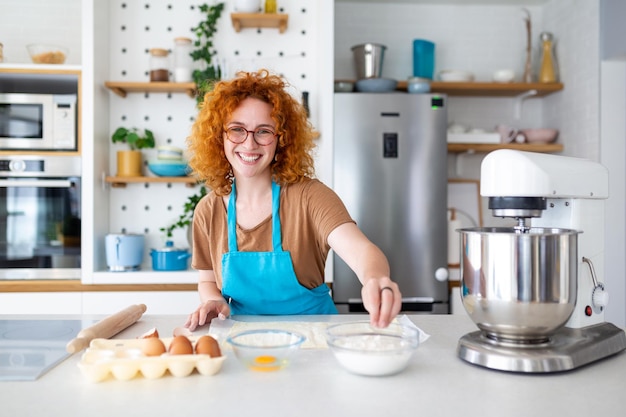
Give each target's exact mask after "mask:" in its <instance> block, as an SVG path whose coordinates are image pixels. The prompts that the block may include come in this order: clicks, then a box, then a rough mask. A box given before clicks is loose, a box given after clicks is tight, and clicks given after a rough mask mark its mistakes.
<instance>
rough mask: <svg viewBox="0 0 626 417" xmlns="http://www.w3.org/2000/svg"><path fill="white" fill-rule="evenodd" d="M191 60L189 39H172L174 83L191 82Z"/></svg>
mask: <svg viewBox="0 0 626 417" xmlns="http://www.w3.org/2000/svg"><path fill="white" fill-rule="evenodd" d="M192 65H193V59H192V58H191V39H189V38H175V39H174V81H175V82H177V83H188V82H191V80H192V77H191V74H192V71H193V70H192Z"/></svg>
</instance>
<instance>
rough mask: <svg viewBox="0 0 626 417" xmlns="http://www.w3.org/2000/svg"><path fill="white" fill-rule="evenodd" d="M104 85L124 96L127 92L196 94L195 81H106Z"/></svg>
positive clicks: (191, 95) (190, 95)
mask: <svg viewBox="0 0 626 417" xmlns="http://www.w3.org/2000/svg"><path fill="white" fill-rule="evenodd" d="M104 85H105V87H107V88H108V89H109V90H111V91H113V92H114V93H115V94H117V95H118V96H120V97H126V95H127V94H128V93H185V94H187V95H188V96H189V97H192V98H193V97H195V96H196V84H195V83H169V82H125V81H106V82H105V83H104Z"/></svg>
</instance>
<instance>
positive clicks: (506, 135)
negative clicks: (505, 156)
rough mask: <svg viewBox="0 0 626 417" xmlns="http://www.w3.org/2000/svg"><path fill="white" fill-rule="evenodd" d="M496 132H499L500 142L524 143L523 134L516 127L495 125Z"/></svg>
mask: <svg viewBox="0 0 626 417" xmlns="http://www.w3.org/2000/svg"><path fill="white" fill-rule="evenodd" d="M496 132H498V133H499V134H500V142H502V143H511V142H517V143H524V142H525V140H526V138H525V137H524V135H523V134H522V133H521V132H520V131H519V130H518V129H515V128H513V127H511V126H507V125H497V126H496Z"/></svg>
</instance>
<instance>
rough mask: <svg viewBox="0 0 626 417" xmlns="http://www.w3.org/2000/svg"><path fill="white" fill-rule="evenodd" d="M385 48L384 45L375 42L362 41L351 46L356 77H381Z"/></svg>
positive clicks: (360, 78)
mask: <svg viewBox="0 0 626 417" xmlns="http://www.w3.org/2000/svg"><path fill="white" fill-rule="evenodd" d="M385 49H387V47H386V46H385V45H379V44H376V43H364V44H362V45H355V46H353V47H352V54H353V55H354V65H355V68H356V74H357V79H359V80H362V79H364V78H381V76H382V73H383V58H384V56H385Z"/></svg>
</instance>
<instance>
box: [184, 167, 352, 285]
mask: <svg viewBox="0 0 626 417" xmlns="http://www.w3.org/2000/svg"><path fill="white" fill-rule="evenodd" d="M279 215H280V222H281V229H282V239H283V250H285V251H289V252H290V253H291V259H292V261H293V266H294V269H295V272H296V276H297V277H298V281H299V282H300V284H302V285H303V286H305V287H306V288H309V289H312V288H315V287H318V286H320V285H322V284H323V283H324V265H325V263H326V257H327V256H328V252H329V251H330V246H329V245H328V242H327V241H328V235H329V234H330V232H332V231H333V230H334V229H335V228H336V227H338V226H340V225H342V224H344V223H348V222H354V221H353V220H352V218H351V217H350V214H349V213H348V211H347V210H346V207H345V206H344V204H343V202H342V201H341V200H340V199H339V196H337V194H335V192H334V191H333V190H331V189H330V188H328V187H327V186H326V185H324V184H322V183H321V182H320V181H318V180H315V179H306V180H304V181H302V182H299V183H296V184H290V185H287V186H284V187H281V192H280V212H279ZM226 219H227V213H226V207H225V205H224V201H223V199H222V197H218V196H216V195H215V193H213V192H211V193H209V194H207V195H206V197H204V198H203V199H202V200H200V202H198V204H197V206H196V208H195V210H194V216H193V257H192V262H191V266H192V268H194V269H196V270H213V271H214V272H215V277H216V281H217V287H218V288H220V289H221V288H222V255H223V254H224V253H226V252H228V232H227V221H226ZM237 244H238V249H239V250H240V251H246V252H270V251H272V222H271V216H269V217H268V218H267V219H265V220H263V221H262V222H261V223H260V224H258V225H257V226H255V227H254V228H252V229H242V228H241V227H240V226H239V225H237Z"/></svg>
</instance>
